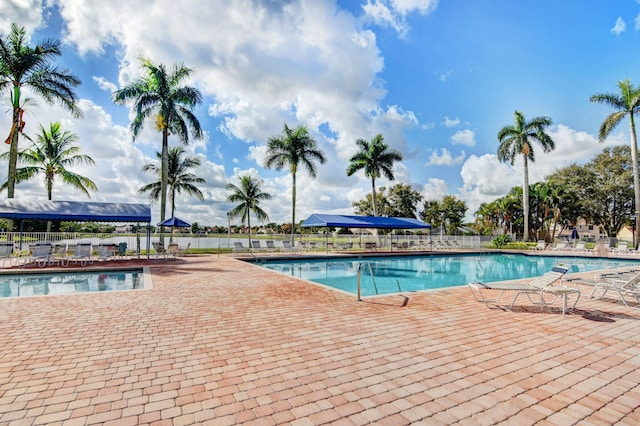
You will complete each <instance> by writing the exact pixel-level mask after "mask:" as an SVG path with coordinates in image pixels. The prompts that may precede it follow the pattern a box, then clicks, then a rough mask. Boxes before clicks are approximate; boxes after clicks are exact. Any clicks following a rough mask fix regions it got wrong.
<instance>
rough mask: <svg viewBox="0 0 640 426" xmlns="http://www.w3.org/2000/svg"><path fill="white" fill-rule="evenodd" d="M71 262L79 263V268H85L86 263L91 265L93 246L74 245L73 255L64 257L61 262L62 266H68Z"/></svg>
mask: <svg viewBox="0 0 640 426" xmlns="http://www.w3.org/2000/svg"><path fill="white" fill-rule="evenodd" d="M71 260H73V261H74V262H78V263H80V266H86V265H87V264H88V263H93V244H91V243H78V244H76V247H75V249H74V250H73V254H72V255H71V256H65V257H64V258H63V260H62V264H63V265H65V264H66V265H68V264H69V261H71Z"/></svg>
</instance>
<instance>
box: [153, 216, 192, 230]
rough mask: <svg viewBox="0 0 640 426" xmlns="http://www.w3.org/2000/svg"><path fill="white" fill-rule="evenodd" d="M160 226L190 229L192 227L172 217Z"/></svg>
mask: <svg viewBox="0 0 640 426" xmlns="http://www.w3.org/2000/svg"><path fill="white" fill-rule="evenodd" d="M158 226H169V227H174V228H188V227H190V226H191V224H190V223H187V222H185V221H184V220H182V219H180V218H179V217H175V216H174V217H170V218H169V219H167V220H165V221H163V222H160V223H159V224H158Z"/></svg>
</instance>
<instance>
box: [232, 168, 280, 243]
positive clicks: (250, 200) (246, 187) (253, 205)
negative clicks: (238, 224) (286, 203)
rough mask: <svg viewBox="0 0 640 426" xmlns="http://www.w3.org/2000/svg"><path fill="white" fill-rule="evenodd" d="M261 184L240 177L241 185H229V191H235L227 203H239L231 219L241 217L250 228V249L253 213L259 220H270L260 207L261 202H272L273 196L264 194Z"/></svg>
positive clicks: (249, 177) (251, 179) (256, 180)
mask: <svg viewBox="0 0 640 426" xmlns="http://www.w3.org/2000/svg"><path fill="white" fill-rule="evenodd" d="M260 185H261V182H260V181H259V180H258V179H254V178H252V177H251V176H246V175H245V176H240V185H239V186H236V185H234V184H233V183H229V184H227V189H228V190H229V191H233V193H232V194H231V195H229V196H228V197H227V201H229V202H232V203H238V205H237V206H236V207H234V208H233V209H231V211H230V212H229V216H230V217H237V216H240V217H241V218H242V223H244V222H245V221H246V222H247V227H248V228H249V247H251V212H253V213H254V214H255V215H256V218H257V219H258V220H269V215H267V213H266V212H265V211H264V210H262V209H261V208H260V206H259V204H260V201H261V200H270V199H271V195H270V194H267V193H266V192H262V189H260Z"/></svg>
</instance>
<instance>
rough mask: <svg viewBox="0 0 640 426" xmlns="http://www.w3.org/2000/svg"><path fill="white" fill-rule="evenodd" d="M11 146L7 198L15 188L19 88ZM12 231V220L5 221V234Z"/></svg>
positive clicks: (18, 88)
mask: <svg viewBox="0 0 640 426" xmlns="http://www.w3.org/2000/svg"><path fill="white" fill-rule="evenodd" d="M12 121H13V122H12V126H11V145H10V147H9V170H8V173H7V198H14V195H15V188H16V168H17V166H18V134H19V133H20V132H19V131H18V129H19V128H20V86H14V87H13V118H12ZM11 231H13V220H12V219H7V232H11Z"/></svg>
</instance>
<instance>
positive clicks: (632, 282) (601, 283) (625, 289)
mask: <svg viewBox="0 0 640 426" xmlns="http://www.w3.org/2000/svg"><path fill="white" fill-rule="evenodd" d="M571 282H573V283H575V284H583V285H587V286H593V290H591V293H589V298H590V299H591V298H592V297H594V295H595V294H596V293H599V295H598V296H596V298H597V299H602V298H603V297H604V296H605V295H606V294H607V293H608V292H609V291H612V292H614V293H616V294H617V295H618V297H620V300H622V303H624V305H625V306H629V304H628V303H627V299H626V297H629V296H631V297H633V298H634V299H636V302H637V303H638V304H640V272H638V271H635V272H632V273H629V272H626V273H621V274H605V275H601V276H596V277H594V279H593V280H589V279H584V278H576V279H572V280H571ZM625 296H626V297H625ZM629 307H635V308H638V307H640V306H629Z"/></svg>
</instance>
